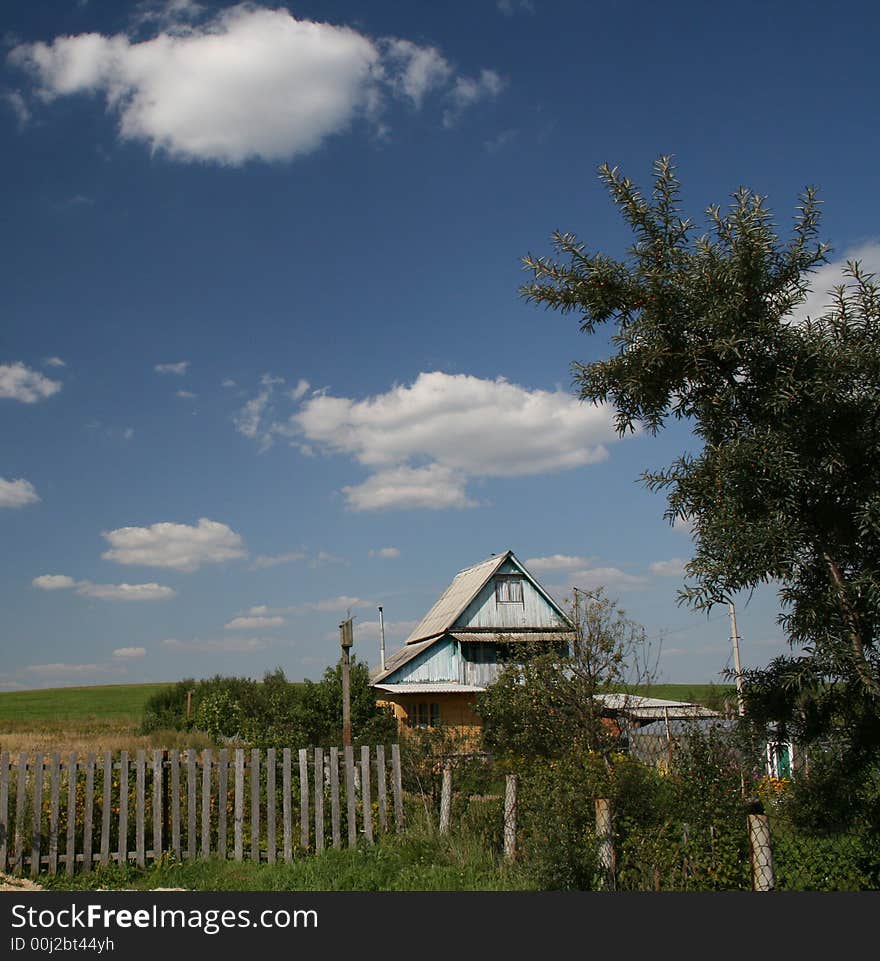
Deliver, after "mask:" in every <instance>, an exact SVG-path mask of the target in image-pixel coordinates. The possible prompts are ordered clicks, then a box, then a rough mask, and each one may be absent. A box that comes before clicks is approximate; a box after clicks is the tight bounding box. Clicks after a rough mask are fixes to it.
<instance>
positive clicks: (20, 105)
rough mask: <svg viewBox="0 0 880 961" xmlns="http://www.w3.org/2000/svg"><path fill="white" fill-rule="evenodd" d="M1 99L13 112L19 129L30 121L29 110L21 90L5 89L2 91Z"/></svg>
mask: <svg viewBox="0 0 880 961" xmlns="http://www.w3.org/2000/svg"><path fill="white" fill-rule="evenodd" d="M2 99H3V102H4V103H5V104H6V106H7V107H9V109H10V110H11V111H12V112H13V113H14V114H15V116H16V119H17V120H18V127H19V129H20V130H21V129H23V128H24V127H26V126H27V125H28V123H29V122H30V119H31V112H30V109H29V108H28V105H27V101H26V100H25V99H24V97H23V96H22V95H21V92H20V91H18V90H7V91H5V92H4V93H3V95H2Z"/></svg>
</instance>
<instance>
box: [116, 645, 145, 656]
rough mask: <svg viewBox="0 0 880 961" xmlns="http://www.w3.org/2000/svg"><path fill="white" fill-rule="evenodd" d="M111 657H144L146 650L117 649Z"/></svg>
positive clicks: (140, 648)
mask: <svg viewBox="0 0 880 961" xmlns="http://www.w3.org/2000/svg"><path fill="white" fill-rule="evenodd" d="M113 656H114V657H122V658H137V657H146V656H147V649H146V648H145V647H117V648H116V650H115V651H114V652H113Z"/></svg>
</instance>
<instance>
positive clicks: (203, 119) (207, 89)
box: [10, 4, 501, 165]
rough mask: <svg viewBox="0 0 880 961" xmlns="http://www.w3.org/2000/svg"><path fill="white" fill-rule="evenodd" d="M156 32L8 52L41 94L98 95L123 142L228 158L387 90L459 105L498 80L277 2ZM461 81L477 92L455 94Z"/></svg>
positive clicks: (311, 138) (354, 111)
mask: <svg viewBox="0 0 880 961" xmlns="http://www.w3.org/2000/svg"><path fill="white" fill-rule="evenodd" d="M188 6H191V5H188ZM158 29H159V32H158V33H157V34H156V36H154V37H152V38H151V39H147V40H143V41H141V42H135V41H133V40H132V39H131V38H130V37H128V36H126V35H124V34H117V35H115V36H104V35H102V34H97V33H86V34H79V35H77V36H67V37H56V38H55V39H54V40H53V41H52V42H51V43H42V42H40V43H33V44H23V45H20V46H18V47H16V48H15V49H14V50H13V51H12V53H11V54H10V58H11V61H12V62H13V63H14V64H17V65H18V66H21V67H23V68H25V69H26V70H28V71H29V72H30V73H31V74H32V75H33V76H34V77H35V78H36V80H37V83H38V85H39V94H40V96H41V97H42V99H44V100H46V101H49V100H53V99H55V98H57V97H61V96H65V95H69V94H77V93H91V94H102V95H103V96H104V98H105V99H106V102H107V105H108V107H109V108H110V109H111V110H113V111H115V112H116V113H117V114H118V115H119V134H120V136H121V137H122V138H123V139H127V140H138V141H144V142H146V143H148V144H149V145H150V146H151V148H152V149H153V150H161V151H164V152H166V153H167V154H168V155H170V156H171V157H173V158H175V159H178V160H184V161H193V160H210V161H216V162H220V163H224V164H233V165H238V164H242V163H244V162H245V161H247V160H249V159H252V158H259V159H261V160H265V161H277V160H288V159H290V158H292V157H295V156H297V155H301V154H307V153H310V152H311V151H313V150H315V149H317V148H318V147H319V146H320V145H321V143H322V142H323V141H324V140H325V139H326V138H327V137H329V136H331V135H332V134H335V133H339V132H341V131H343V130H345V129H346V128H348V127H349V126H350V125H351V124H352V122H353V121H354V120H355V119H356V118H358V117H363V116H366V117H370V116H376V115H377V113H378V111H379V109H380V105H381V102H382V101H383V99H384V96H385V94H386V93H388V94H391V95H392V96H397V97H399V98H405V99H408V100H409V101H410V102H411V103H412V104H414V105H415V106H419V105H420V104H421V103H422V100H423V99H424V98H425V97H426V96H427V94H428V93H430V92H431V91H433V90H445V93H446V96H447V99H448V100H449V101H450V102H451V103H452V104H453V106H454V108H455V109H458V108H460V107H462V106H467V105H469V103H470V102H473V100H475V99H479V98H480V97H485V96H495V95H496V94H497V93H498V91H499V90H500V84H501V82H500V78H499V79H498V82H497V83H495V84H489V85H488V86H487V84H486V79H485V77H486V74H487V73H489V74H491V73H492V72H491V71H488V72H487V71H482V72H481V74H480V77H479V79H478V80H470V79H469V78H467V77H464V76H459V75H456V74H455V72H454V71H453V69H452V67H451V66H450V65H449V64H448V63H447V61H446V60H445V58H444V57H443V56H442V54H440V53H439V52H438V51H437V50H435V49H434V48H432V47H421V46H419V45H417V44H415V43H412V42H411V41H408V40H401V39H397V38H384V39H381V40H373V39H370V38H369V37H367V36H365V35H364V34H361V33H358V32H357V31H356V30H353V29H351V28H349V27H344V26H334V25H332V24H328V23H316V22H313V21H309V20H297V19H296V18H295V17H293V16H292V15H291V14H290V13H289V12H288V11H287V10H285V9H283V8H281V9H277V10H269V9H266V8H263V7H259V6H254V5H252V4H241V5H238V6H234V7H230V8H228V9H226V10H223V11H221V12H220V13H218V14H217V15H216V16H215V17H214V18H213V19H211V20H209V21H207V22H204V23H202V24H200V25H198V26H193V25H190V24H188V23H186V24H185V23H184V22H183V20H179V21H178V22H177V23H174V22H172V23H171V24H168V23H165V24H162V23H161V22H159V25H158ZM492 76H496V75H494V74H492ZM463 89H467V90H471V89H473V90H474V91H477V92H478V95H477V96H474V97H472V98H471V100H470V101H468V103H465V102H463V100H462V90H463Z"/></svg>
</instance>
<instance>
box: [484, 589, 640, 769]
mask: <svg viewBox="0 0 880 961" xmlns="http://www.w3.org/2000/svg"><path fill="white" fill-rule="evenodd" d="M567 614H568V619H569V621H570V623H571V626H572V628H573V632H574V640H573V642H572V649H571V650H570V651H568V652H565V653H559V652H551V653H544V652H543V651H542V650H541V649H538V650H537V651H533V652H529V653H530V655H531V656H521V657H520V658H518V660H517V661H514V662H511V663H509V664H508V665H506V666H505V668H504V669H503V670H502V671H501V674H500V675H499V677H498V679H497V680H496V681H495V682H494V683H493V684H492V685H491V686H490V687H488V688H487V689H486V691H485V692H484V693H482V694H480V695H479V696H478V698H477V712H478V713H479V714H480V715H481V717H482V718H483V724H484V729H483V743H484V746H485V748H486V750H487V751H488V752H489V753H491V754H497V755H500V756H502V757H504V758H508V759H510V760H514V759H522V758H530V757H544V758H549V757H559V756H561V755H562V754H565V753H568V752H571V751H593V752H599V753H602V754H605V755H606V756H607V755H608V754H609V753H610V752H611V751H614V750H616V749H617V748H618V747H619V744H620V733H619V731H618V729H617V728H616V727H614V726H613V725H611V724H609V723H608V722H607V720H606V719H604V718H603V705H602V703H601V702H600V701H599V700H598V699H597V698H596V695H598V694H601V693H608V692H621V691H626V690H628V689H630V688H631V686H632V684H633V683H641V684H644V683H645V682H646V681H647V680H648V673H649V667H648V666H647V665H646V663H645V660H646V655H647V653H648V651H647V645H646V642H645V634H644V629H643V628H642V627H641V626H640V625H638V624H636V623H634V622H633V621H631V620H630V619H629V618H628V617H627V616H626V612H625V611H623V610H622V609H621V608H619V607H618V606H617V604H616V603H615V602H614V601H612V600H611V599H610V598H608V597H607V596H606V595H605V593H604V592H603V591H602V590H601V589H599V590H597V591H594V592H591V593H587V592H583V591H577V592H576V593H575V597H574V600H573V602H572V603H571V604H570V605H569V608H568V611H567Z"/></svg>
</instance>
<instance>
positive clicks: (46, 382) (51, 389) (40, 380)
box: [0, 361, 61, 404]
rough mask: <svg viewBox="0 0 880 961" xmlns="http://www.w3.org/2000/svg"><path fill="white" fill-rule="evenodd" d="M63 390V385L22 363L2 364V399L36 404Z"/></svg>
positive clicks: (0, 380) (0, 389)
mask: <svg viewBox="0 0 880 961" xmlns="http://www.w3.org/2000/svg"><path fill="white" fill-rule="evenodd" d="M59 390H61V383H60V382H59V381H57V380H52V379H51V378H49V377H46V376H45V375H44V374H41V373H40V372H39V371H36V370H31V369H30V367H26V366H25V365H24V364H22V363H21V362H20V361H17V362H16V363H14V364H0V397H7V398H9V399H10V400H18V401H21V403H22V404H35V403H36V402H37V401H40V400H45V399H46V398H47V397H51V396H52V395H53V394H57V393H58V391H59Z"/></svg>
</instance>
